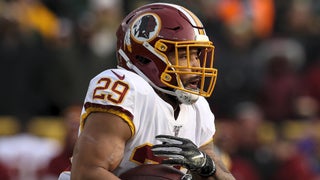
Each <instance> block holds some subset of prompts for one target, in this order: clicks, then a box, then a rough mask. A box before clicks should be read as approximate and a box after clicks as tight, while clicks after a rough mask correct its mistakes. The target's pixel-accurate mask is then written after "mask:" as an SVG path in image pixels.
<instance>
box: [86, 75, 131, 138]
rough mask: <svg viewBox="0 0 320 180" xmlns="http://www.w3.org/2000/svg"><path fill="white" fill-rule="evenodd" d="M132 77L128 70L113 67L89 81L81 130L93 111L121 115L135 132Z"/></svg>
mask: <svg viewBox="0 0 320 180" xmlns="http://www.w3.org/2000/svg"><path fill="white" fill-rule="evenodd" d="M134 88H135V87H134V84H133V83H132V77H130V76H129V75H128V74H127V72H126V71H121V70H119V69H111V70H106V71H103V72H102V73H100V74H98V75H97V76H95V77H94V78H93V79H92V80H91V81H90V83H89V87H88V91H87V94H86V97H85V102H84V107H83V110H82V115H81V122H80V131H82V129H83V126H84V124H85V121H86V118H87V117H88V115H89V114H90V113H92V112H108V113H112V114H115V115H117V116H119V117H121V118H122V119H123V120H124V121H125V122H126V123H127V124H128V125H129V127H130V129H131V134H132V135H133V134H134V132H135V127H134V124H133V122H132V119H133V108H134V101H135V91H134Z"/></svg>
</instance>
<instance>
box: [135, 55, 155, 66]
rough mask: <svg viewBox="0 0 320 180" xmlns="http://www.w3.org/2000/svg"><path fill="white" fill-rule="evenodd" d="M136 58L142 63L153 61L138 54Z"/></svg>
mask: <svg viewBox="0 0 320 180" xmlns="http://www.w3.org/2000/svg"><path fill="white" fill-rule="evenodd" d="M136 59H137V60H138V61H139V62H140V63H142V64H149V63H150V62H151V60H150V59H148V58H145V57H142V56H139V55H137V56H136Z"/></svg>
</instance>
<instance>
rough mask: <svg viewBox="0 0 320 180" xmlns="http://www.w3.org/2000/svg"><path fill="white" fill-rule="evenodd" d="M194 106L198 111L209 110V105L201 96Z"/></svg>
mask: <svg viewBox="0 0 320 180" xmlns="http://www.w3.org/2000/svg"><path fill="white" fill-rule="evenodd" d="M194 106H195V107H196V108H197V109H198V110H199V111H208V110H210V104H209V102H208V100H207V99H206V98H204V97H203V96H200V97H199V99H198V100H197V101H196V102H195V103H194Z"/></svg>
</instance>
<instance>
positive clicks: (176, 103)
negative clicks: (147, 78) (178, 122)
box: [157, 91, 181, 119]
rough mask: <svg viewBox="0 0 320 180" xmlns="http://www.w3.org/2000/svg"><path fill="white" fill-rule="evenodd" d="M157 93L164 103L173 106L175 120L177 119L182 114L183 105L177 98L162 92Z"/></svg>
mask: <svg viewBox="0 0 320 180" xmlns="http://www.w3.org/2000/svg"><path fill="white" fill-rule="evenodd" d="M157 93H158V94H159V96H160V97H161V98H162V99H163V100H164V101H166V102H167V103H169V104H170V105H171V106H172V108H173V111H174V118H175V119H177V118H178V115H179V112H180V104H181V103H180V102H179V100H178V99H177V98H176V97H175V96H172V95H169V94H166V93H163V92H160V91H157Z"/></svg>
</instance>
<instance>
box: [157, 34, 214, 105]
mask: <svg viewBox="0 0 320 180" xmlns="http://www.w3.org/2000/svg"><path fill="white" fill-rule="evenodd" d="M155 46H156V47H155V48H156V49H157V50H160V52H159V53H162V52H161V51H166V50H167V49H168V47H172V49H173V50H171V52H172V53H173V58H172V56H170V59H169V57H168V53H165V54H166V55H165V57H166V58H165V61H166V64H167V66H166V68H165V69H164V71H163V73H162V74H161V82H162V83H163V84H165V85H166V86H168V87H169V88H172V89H174V90H175V94H176V96H177V97H178V99H179V100H180V101H182V103H186V104H192V103H194V102H195V101H196V100H197V98H198V96H204V97H209V96H210V95H211V94H212V92H213V89H214V86H215V82H216V76H217V69H215V68H213V58H214V46H213V45H212V42H210V41H180V42H176V41H168V40H159V41H158V42H157V43H156V45H155ZM192 49H196V50H197V52H198V58H199V63H198V64H199V65H197V66H195V65H194V64H193V63H192V62H191V61H192V60H191V50H192ZM181 52H185V55H186V62H184V63H183V64H182V63H181V62H179V56H180V54H181ZM183 76H189V77H190V78H189V80H188V81H187V82H184V81H185V80H184V79H183ZM188 84H189V85H190V84H192V85H191V86H188ZM188 94H190V95H188ZM188 96H190V98H191V99H190V98H188ZM180 97H181V98H182V100H181V99H180Z"/></svg>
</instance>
